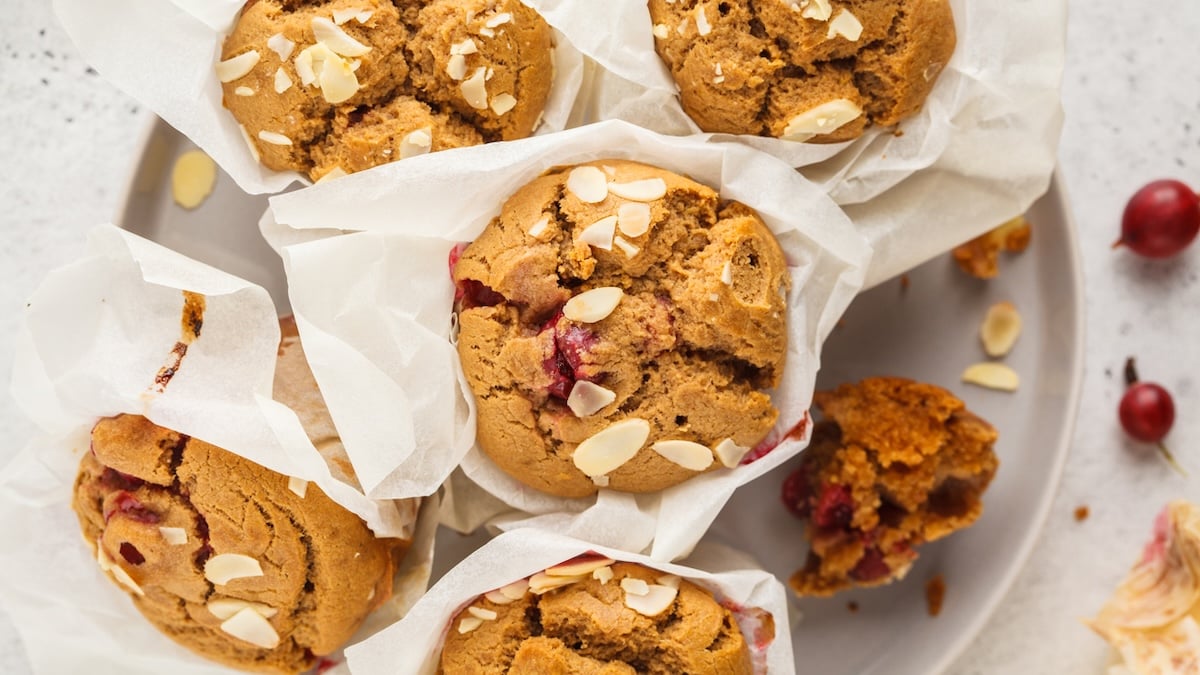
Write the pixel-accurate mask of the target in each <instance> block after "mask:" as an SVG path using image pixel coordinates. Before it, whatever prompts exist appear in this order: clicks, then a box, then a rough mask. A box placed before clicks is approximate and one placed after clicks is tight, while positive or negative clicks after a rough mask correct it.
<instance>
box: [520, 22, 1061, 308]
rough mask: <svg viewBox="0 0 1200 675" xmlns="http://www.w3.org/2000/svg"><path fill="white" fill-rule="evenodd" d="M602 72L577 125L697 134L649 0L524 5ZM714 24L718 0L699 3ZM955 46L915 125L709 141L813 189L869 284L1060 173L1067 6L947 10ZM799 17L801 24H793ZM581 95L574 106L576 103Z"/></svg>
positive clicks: (1000, 214)
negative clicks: (849, 231) (735, 148)
mask: <svg viewBox="0 0 1200 675" xmlns="http://www.w3.org/2000/svg"><path fill="white" fill-rule="evenodd" d="M529 4H531V5H532V6H533V7H535V8H536V9H537V10H538V11H539V12H541V14H542V15H543V16H545V17H546V19H547V20H548V21H550V22H552V23H554V25H555V26H557V27H558V28H559V29H560V30H561V31H563V33H564V34H565V35H566V37H567V39H568V40H570V41H571V42H572V43H573V44H574V45H575V47H576V48H578V49H579V50H580V51H581V52H583V53H584V55H586V56H587V57H589V58H590V59H593V60H594V61H595V62H596V63H597V64H599V66H600V68H599V72H597V73H595V75H594V78H593V80H592V81H591V82H590V83H589V86H588V87H587V88H586V91H585V96H586V100H583V101H581V105H585V106H586V107H587V111H586V114H585V118H587V119H623V120H627V121H629V122H633V123H635V124H638V125H640V126H643V127H646V128H648V129H653V130H655V131H658V132H661V133H665V134H671V135H685V134H698V133H700V129H699V127H697V126H696V125H695V123H694V122H692V121H691V119H690V118H689V117H688V116H687V114H686V113H684V112H683V108H682V107H681V106H680V104H679V99H678V97H677V91H678V90H677V89H676V87H675V83H674V81H673V80H672V79H671V74H670V71H669V70H668V69H667V67H666V66H665V65H664V64H663V62H662V60H661V59H659V57H658V55H657V54H656V53H655V51H654V37H653V35H652V34H651V28H652V23H651V21H650V12H649V10H648V9H647V7H646V2H645V0H613V1H612V2H603V3H600V2H576V1H574V0H529ZM696 4H697V5H704V6H706V7H707V15H708V16H709V17H710V20H712V21H716V20H718V17H719V13H718V12H717V4H718V0H700V1H699V2H697V3H696ZM950 5H951V7H952V9H953V11H954V20H955V27H956V29H957V33H958V46H957V48H956V49H955V53H954V56H953V58H951V59H950V62H949V63H948V64H946V67H945V69H944V70H943V71H942V74H941V76H940V78H939V79H938V82H937V86H936V87H935V88H934V90H933V92H932V93H931V94H930V96H929V98H928V99H927V100H926V102H925V105H924V107H923V108H922V109H921V111H920V112H919V113H917V114H916V115H915V116H913V117H911V118H909V119H907V120H905V121H903V122H901V123H900V125H899V127H898V129H899V130H900V131H902V132H903V135H901V136H896V135H895V134H894V133H893V130H892V129H873V130H869V131H868V132H867V133H865V134H864V135H863V136H862V137H860V138H858V139H857V140H854V141H850V142H847V143H838V144H818V143H793V142H790V141H783V140H780V139H775V138H761V137H758V136H731V135H727V134H712V135H706V136H705V137H706V138H711V139H712V140H713V141H719V142H724V141H730V140H736V141H738V142H742V143H746V144H748V145H751V146H753V147H756V148H759V149H760V150H763V151H765V152H768V153H770V154H772V155H774V156H776V157H779V158H780V159H782V160H783V161H785V162H787V163H789V164H791V165H792V166H795V167H800V168H801V171H802V172H803V173H804V175H805V176H806V177H808V178H809V179H810V180H812V181H814V182H816V183H818V184H819V185H821V186H822V187H823V188H824V189H825V190H826V191H827V192H828V193H829V194H830V196H832V197H833V199H834V201H836V202H837V203H838V204H841V205H843V206H845V207H847V208H846V211H847V214H848V215H849V216H850V219H851V220H853V221H854V224H855V225H856V226H857V227H858V229H859V231H860V232H862V233H863V235H864V236H866V237H867V239H868V240H869V241H870V242H871V244H872V245H873V246H874V247H875V250H876V256H875V259H874V260H873V261H872V263H871V268H870V270H869V273H868V275H867V285H868V286H872V285H875V284H877V283H879V282H881V281H883V280H885V279H888V278H890V277H893V276H895V275H897V274H900V273H902V272H904V271H906V270H908V269H911V268H913V267H916V266H917V265H918V264H920V263H922V262H924V261H925V260H928V259H929V258H932V257H933V256H935V255H937V254H939V253H942V252H944V251H946V250H948V249H950V248H952V247H954V246H956V245H958V244H960V243H962V242H964V241H966V240H968V239H971V238H973V237H975V236H977V235H979V234H982V233H983V232H985V231H987V230H988V229H990V228H992V227H995V226H997V225H999V224H1001V223H1003V222H1004V221H1006V220H1008V219H1010V218H1012V217H1014V216H1016V215H1019V214H1021V213H1023V212H1024V211H1025V210H1026V209H1028V208H1029V206H1030V204H1032V203H1033V201H1034V200H1035V199H1037V198H1038V197H1039V196H1041V195H1042V193H1044V192H1045V191H1046V188H1047V187H1048V185H1049V181H1050V176H1051V173H1052V171H1053V170H1054V166H1055V164H1056V161H1057V160H1056V156H1057V148H1058V139H1059V133H1060V130H1061V128H1062V106H1061V103H1060V101H1059V93H1060V87H1061V83H1062V74H1063V67H1064V64H1065V61H1066V4H1065V3H1062V2H1043V1H1041V0H950ZM797 17H798V18H797V20H798V21H801V20H805V19H800V18H799V15H797ZM581 98H583V97H581Z"/></svg>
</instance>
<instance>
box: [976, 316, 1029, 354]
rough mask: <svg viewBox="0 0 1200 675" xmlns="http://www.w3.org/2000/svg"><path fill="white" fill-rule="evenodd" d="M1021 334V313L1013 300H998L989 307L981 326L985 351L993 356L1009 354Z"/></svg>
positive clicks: (981, 337) (980, 330) (981, 338)
mask: <svg viewBox="0 0 1200 675" xmlns="http://www.w3.org/2000/svg"><path fill="white" fill-rule="evenodd" d="M1020 336H1021V315H1020V313H1018V312H1017V308H1016V306H1014V305H1013V304H1012V303H1011V302H998V303H996V304H994V305H992V306H991V307H990V308H988V311H987V314H986V315H985V316H984V317H983V324H982V325H980V326H979V339H980V340H981V341H982V342H983V351H985V352H987V355H988V356H990V357H992V358H998V357H1002V356H1007V355H1008V353H1009V352H1010V351H1012V348H1013V345H1015V344H1016V342H1017V338H1018V337H1020Z"/></svg>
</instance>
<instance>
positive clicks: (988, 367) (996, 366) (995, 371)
mask: <svg viewBox="0 0 1200 675" xmlns="http://www.w3.org/2000/svg"><path fill="white" fill-rule="evenodd" d="M1020 379H1021V378H1020V377H1018V376H1017V371H1015V370H1013V369H1012V368H1009V367H1008V366H1006V365H1004V364H1003V363H996V362H994V361H985V362H983V363H976V364H975V365H973V366H970V367H968V368H967V369H966V370H965V371H963V374H962V381H963V382H966V383H967V384H974V385H978V386H980V387H986V388H988V389H996V390H998V391H1016V390H1017V387H1018V386H1019V385H1020V383H1021V382H1020Z"/></svg>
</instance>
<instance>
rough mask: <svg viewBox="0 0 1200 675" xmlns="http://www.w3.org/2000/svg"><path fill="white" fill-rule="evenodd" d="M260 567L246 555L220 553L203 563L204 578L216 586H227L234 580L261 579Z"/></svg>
mask: <svg viewBox="0 0 1200 675" xmlns="http://www.w3.org/2000/svg"><path fill="white" fill-rule="evenodd" d="M262 575H263V571H262V565H259V564H258V561H257V560H255V559H254V558H251V557H250V556H248V555H242V554H240V553H222V554H221V555H217V556H213V557H211V558H209V559H208V561H207V562H205V563H204V578H205V579H208V580H209V581H211V582H213V583H214V584H217V585H218V586H220V585H223V584H227V583H229V582H230V581H233V580H234V579H245V578H248V577H261V576H262Z"/></svg>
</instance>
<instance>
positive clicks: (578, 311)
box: [562, 286, 625, 473]
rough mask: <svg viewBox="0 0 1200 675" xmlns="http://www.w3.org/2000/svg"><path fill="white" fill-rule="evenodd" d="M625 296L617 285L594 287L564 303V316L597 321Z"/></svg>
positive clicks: (577, 319) (604, 316)
mask: <svg viewBox="0 0 1200 675" xmlns="http://www.w3.org/2000/svg"><path fill="white" fill-rule="evenodd" d="M623 297H625V291H623V290H621V289H620V288H617V287H616V286H603V287H601V288H593V289H592V290H590V291H584V292H583V293H580V294H579V295H576V296H575V297H573V298H571V299H570V300H568V301H567V304H565V305H563V309H562V311H563V316H565V317H567V318H568V319H570V320H572V321H579V322H581V323H596V322H597V321H602V320H604V319H605V318H607V317H608V315H609V314H612V313H613V310H615V309H616V308H617V305H619V304H620V303H621V298H623ZM605 473H607V472H605Z"/></svg>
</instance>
